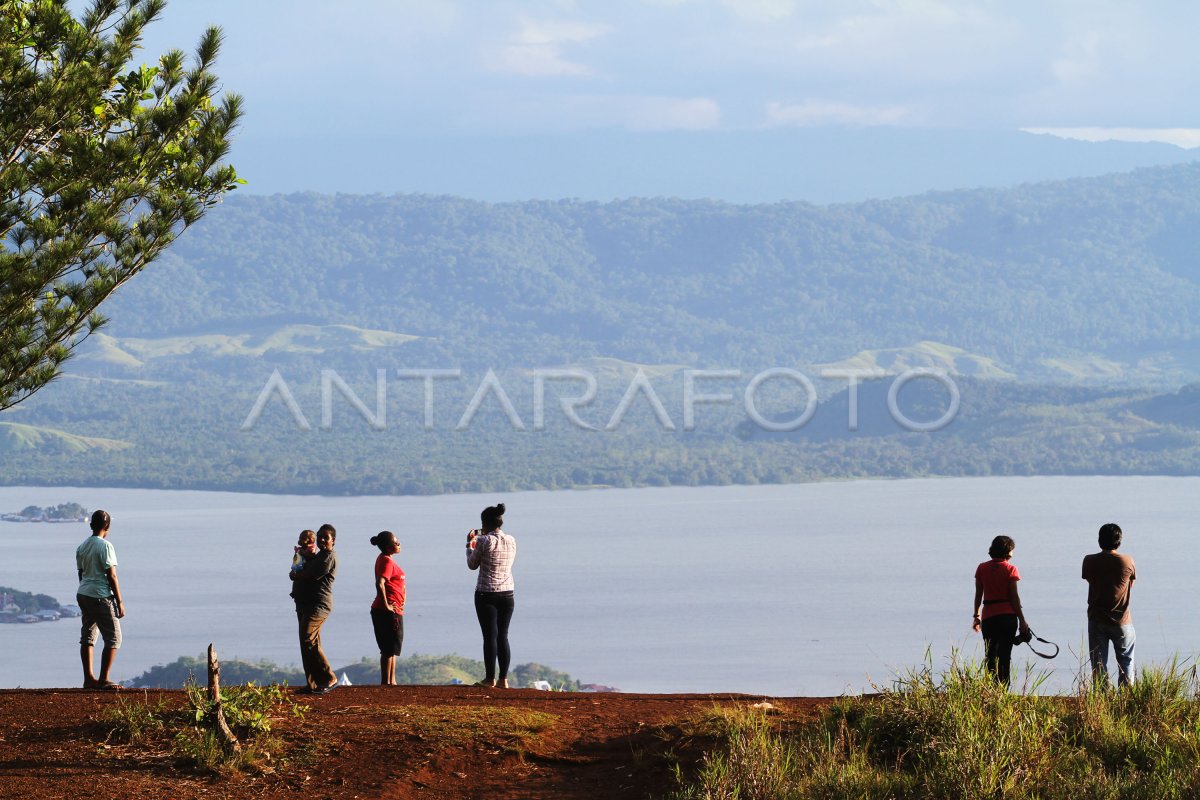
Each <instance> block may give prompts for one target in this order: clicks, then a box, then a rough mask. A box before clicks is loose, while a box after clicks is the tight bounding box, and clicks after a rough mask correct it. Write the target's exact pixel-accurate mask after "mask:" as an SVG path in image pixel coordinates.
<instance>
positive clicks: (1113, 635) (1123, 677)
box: [1088, 619, 1136, 686]
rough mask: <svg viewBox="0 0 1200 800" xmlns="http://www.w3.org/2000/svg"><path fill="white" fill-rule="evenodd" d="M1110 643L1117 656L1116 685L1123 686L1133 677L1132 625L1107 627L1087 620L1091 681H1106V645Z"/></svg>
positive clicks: (1134, 639) (1133, 640)
mask: <svg viewBox="0 0 1200 800" xmlns="http://www.w3.org/2000/svg"><path fill="white" fill-rule="evenodd" d="M1109 642H1112V646H1113V652H1114V653H1115V654H1116V656H1117V685H1118V686H1124V685H1125V684H1127V683H1129V682H1130V681H1132V680H1133V679H1134V677H1135V672H1134V665H1133V646H1134V644H1135V643H1136V637H1135V636H1134V632H1133V626H1132V625H1108V624H1106V623H1103V622H1096V621H1095V620H1092V619H1089V620H1088V655H1089V657H1090V658H1091V662H1092V680H1094V681H1097V682H1106V681H1108V643H1109Z"/></svg>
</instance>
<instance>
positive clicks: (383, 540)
mask: <svg viewBox="0 0 1200 800" xmlns="http://www.w3.org/2000/svg"><path fill="white" fill-rule="evenodd" d="M395 538H396V534H394V533H392V532H391V531H380V532H379V533H377V534H375V535H374V536H372V537H371V544H373V545H375V546H376V547H378V548H379V552H381V553H382V552H383V551H384V548H385V547H387V544H388V542H389V541H391V540H392V539H395Z"/></svg>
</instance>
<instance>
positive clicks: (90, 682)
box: [79, 644, 96, 689]
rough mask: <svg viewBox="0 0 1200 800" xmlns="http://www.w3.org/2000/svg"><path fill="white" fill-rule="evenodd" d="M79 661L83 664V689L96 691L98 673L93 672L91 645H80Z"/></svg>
mask: <svg viewBox="0 0 1200 800" xmlns="http://www.w3.org/2000/svg"><path fill="white" fill-rule="evenodd" d="M79 659H80V660H81V661H82V662H83V688H85V689H94V688H95V687H96V673H94V672H92V646H91V645H90V644H81V645H79Z"/></svg>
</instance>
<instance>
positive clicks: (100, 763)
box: [0, 686, 827, 800]
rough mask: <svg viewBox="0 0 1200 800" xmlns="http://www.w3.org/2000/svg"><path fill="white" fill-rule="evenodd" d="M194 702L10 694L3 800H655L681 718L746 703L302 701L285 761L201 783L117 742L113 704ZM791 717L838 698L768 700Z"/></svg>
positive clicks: (709, 698)
mask: <svg viewBox="0 0 1200 800" xmlns="http://www.w3.org/2000/svg"><path fill="white" fill-rule="evenodd" d="M160 699H161V700H162V701H163V702H165V703H167V704H168V705H169V706H171V707H177V706H179V705H181V704H182V703H183V699H184V698H183V693H182V692H154V691H152V692H143V691H135V690H129V691H125V692H121V693H109V692H85V691H82V690H74V689H63V690H51V689H44V690H3V691H0V797H3V798H20V800H43V798H45V799H47V800H48V799H49V798H56V799H57V798H66V797H76V796H81V795H84V794H86V795H88V796H93V797H105V798H112V800H157V798H168V797H169V798H178V800H188V799H191V798H197V799H198V798H214V799H216V798H230V799H232V798H282V797H290V798H298V797H303V798H316V799H319V798H338V799H339V800H340V798H397V799H399V798H426V799H428V800H433V799H434V798H438V799H440V798H479V800H485V799H486V800H517V799H518V798H520V799H521V800H538V799H540V798H546V799H547V800H549V799H550V798H554V799H555V800H560V799H561V798H587V799H589V800H590V799H592V798H594V799H595V800H601V799H603V800H616V799H617V798H639V799H640V798H647V797H655V796H660V795H662V794H663V793H665V792H667V791H669V790H670V788H671V787H672V786H673V785H674V784H673V778H672V775H671V764H672V763H673V760H683V761H684V762H685V763H686V762H687V761H688V759H690V758H694V757H695V752H697V751H698V746H695V747H693V746H689V744H688V743H687V742H686V741H683V742H681V741H680V740H679V739H678V737H675V736H671V735H669V731H671V730H672V725H673V723H677V722H680V721H683V720H685V719H687V718H688V717H690V716H692V715H695V714H698V713H702V712H704V711H706V710H709V709H711V708H713V706H714V705H747V704H751V703H755V702H759V701H760V700H763V699H764V698H762V697H755V696H747V695H635V694H585V693H557V692H538V691H533V690H508V691H501V690H488V689H482V688H475V687H458V686H401V687H393V688H384V687H378V686H353V687H342V688H338V689H337V690H335V691H334V692H332V693H331V694H329V695H327V696H325V697H317V698H306V697H301V696H297V697H296V698H295V699H296V700H298V701H301V702H303V703H305V704H307V705H308V706H309V711H308V712H307V713H305V714H304V715H303V716H302V717H300V718H291V717H287V718H279V719H277V720H275V721H274V728H275V732H276V733H277V734H278V736H279V737H280V739H281V740H282V746H281V748H280V749H281V753H280V757H277V758H274V759H272V760H269V761H263V762H260V764H261V766H260V768H259V769H256V770H253V771H251V772H249V773H245V774H235V775H231V776H210V775H204V774H201V773H198V772H197V771H196V770H195V769H194V768H190V767H188V766H186V765H183V764H181V763H180V760H179V757H178V755H177V754H176V753H174V752H173V751H172V750H171V749H170V748H169V747H168V746H167V745H166V744H165V743H163V744H160V745H158V746H152V745H128V744H122V743H119V742H116V741H112V740H109V741H107V742H106V736H107V734H108V731H109V726H107V725H106V724H104V723H103V722H102V719H103V714H104V712H105V710H106V709H109V708H113V707H117V706H119V705H120V704H122V703H143V702H145V703H149V704H151V705H153V704H155V703H157V702H159V700H160ZM769 700H770V702H771V703H772V704H774V705H775V706H776V707H777V708H778V709H779V710H780V711H781V712H782V713H784V714H786V715H788V716H797V717H799V716H806V715H808V714H811V713H813V711H814V710H815V709H817V708H818V707H820V706H821V705H823V704H824V703H826V702H827V701H826V700H824V699H820V698H787V699H776V698H769Z"/></svg>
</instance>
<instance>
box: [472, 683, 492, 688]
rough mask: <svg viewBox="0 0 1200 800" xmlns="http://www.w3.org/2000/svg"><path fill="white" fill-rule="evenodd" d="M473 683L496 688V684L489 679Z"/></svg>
mask: <svg viewBox="0 0 1200 800" xmlns="http://www.w3.org/2000/svg"><path fill="white" fill-rule="evenodd" d="M473 685H474V686H482V687H484V688H485V689H495V688H496V684H494V683H488V682H487V681H475V683H474V684H473Z"/></svg>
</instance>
